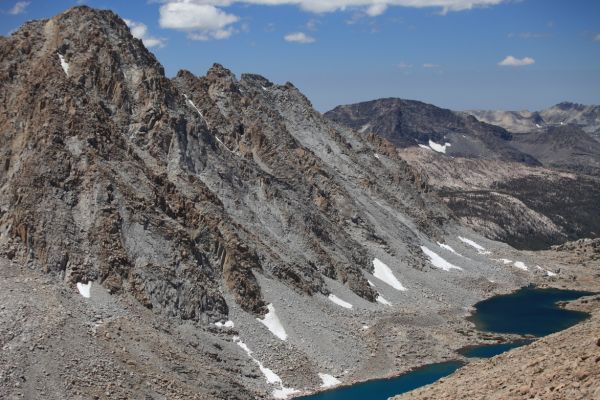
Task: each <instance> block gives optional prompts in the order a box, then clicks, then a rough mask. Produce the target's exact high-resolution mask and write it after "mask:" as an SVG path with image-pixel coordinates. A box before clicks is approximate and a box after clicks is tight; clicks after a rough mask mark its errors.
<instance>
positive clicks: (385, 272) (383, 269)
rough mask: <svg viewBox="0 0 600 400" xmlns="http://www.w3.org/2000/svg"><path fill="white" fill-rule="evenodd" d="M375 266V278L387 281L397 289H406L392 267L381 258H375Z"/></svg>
mask: <svg viewBox="0 0 600 400" xmlns="http://www.w3.org/2000/svg"><path fill="white" fill-rule="evenodd" d="M373 267H374V269H375V271H374V272H373V276H374V277H375V278H377V279H379V280H380V281H383V282H385V283H387V284H388V285H390V286H391V287H393V288H394V289H396V290H401V291H402V290H406V288H405V287H404V286H402V284H401V283H400V281H399V280H398V279H396V277H395V276H394V274H393V273H392V270H391V269H390V267H388V266H387V265H385V264H384V263H383V262H382V261H381V260H379V259H378V258H376V259H374V260H373Z"/></svg>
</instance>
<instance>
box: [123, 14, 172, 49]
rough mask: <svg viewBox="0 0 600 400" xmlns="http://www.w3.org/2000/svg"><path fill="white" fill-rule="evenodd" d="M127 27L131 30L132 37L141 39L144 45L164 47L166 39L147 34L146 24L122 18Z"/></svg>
mask: <svg viewBox="0 0 600 400" xmlns="http://www.w3.org/2000/svg"><path fill="white" fill-rule="evenodd" d="M124 21H125V23H126V24H127V26H128V27H129V29H130V30H131V34H132V35H133V37H135V38H138V39H141V40H142V42H143V43H144V46H146V47H148V48H151V47H158V48H161V47H165V45H166V41H165V39H163V38H158V37H154V36H151V35H149V34H148V27H147V26H146V24H143V23H141V22H137V21H133V20H130V19H125V20H124Z"/></svg>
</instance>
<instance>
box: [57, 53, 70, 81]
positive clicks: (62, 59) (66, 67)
mask: <svg viewBox="0 0 600 400" xmlns="http://www.w3.org/2000/svg"><path fill="white" fill-rule="evenodd" d="M58 59H59V60H60V66H61V67H62V69H63V71H65V75H67V76H69V63H68V62H66V61H65V57H64V56H63V55H62V54H60V53H58Z"/></svg>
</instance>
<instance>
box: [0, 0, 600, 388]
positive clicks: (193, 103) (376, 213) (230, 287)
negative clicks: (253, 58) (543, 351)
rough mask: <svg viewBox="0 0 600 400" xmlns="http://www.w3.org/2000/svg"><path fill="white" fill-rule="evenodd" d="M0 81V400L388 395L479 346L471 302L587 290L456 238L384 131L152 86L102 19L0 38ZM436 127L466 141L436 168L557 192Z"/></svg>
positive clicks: (211, 76) (259, 88) (153, 66)
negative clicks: (402, 376) (461, 159)
mask: <svg viewBox="0 0 600 400" xmlns="http://www.w3.org/2000/svg"><path fill="white" fill-rule="evenodd" d="M0 82H1V85H0V102H1V104H2V108H1V111H0V135H1V136H2V140H1V141H0V161H1V162H0V165H1V167H2V169H1V171H2V172H1V173H0V275H1V279H0V304H1V306H0V347H1V348H2V352H1V353H0V398H6V399H16V398H45V399H64V398H111V399H112V398H152V399H159V398H169V399H177V398H181V399H184V398H185V399H188V398H197V399H249V398H257V399H263V398H265V399H266V398H272V397H275V398H286V397H291V396H294V395H300V394H305V393H311V392H314V391H316V390H321V389H322V388H323V386H327V385H331V384H332V382H334V384H339V383H342V384H351V383H353V382H357V381H362V380H366V379H370V378H379V377H384V376H391V375H395V374H399V373H402V372H404V371H407V370H409V369H411V368H414V367H418V366H421V365H423V364H426V363H431V362H438V361H442V360H448V359H454V358H456V357H457V355H456V353H455V352H454V351H455V350H456V349H458V348H461V347H463V346H465V345H472V344H477V343H480V342H481V341H483V340H485V339H486V338H487V339H489V335H488V334H486V333H483V332H479V331H477V330H475V328H474V326H473V325H472V324H471V323H470V322H468V321H467V320H466V319H465V316H467V315H468V313H469V311H470V310H471V309H472V308H471V307H472V305H473V304H474V303H476V302H477V301H479V300H482V299H484V298H486V297H490V296H492V295H494V294H497V293H506V292H509V291H511V290H514V289H516V288H518V287H521V286H523V285H527V284H530V283H535V284H540V285H561V284H564V282H573V281H577V278H578V277H579V276H581V274H584V273H585V271H584V270H582V269H580V268H579V267H577V266H575V267H569V266H568V265H564V264H563V263H562V261H560V259H554V258H552V257H550V256H548V255H544V254H542V255H538V254H535V253H524V252H520V251H518V250H516V249H514V248H513V247H511V246H509V245H508V244H505V243H502V242H498V241H493V240H490V239H488V238H485V237H483V236H481V235H480V234H477V233H475V232H474V231H472V230H471V229H470V228H469V227H465V226H464V224H463V222H465V219H468V218H474V217H473V214H469V216H468V217H465V216H464V215H461V214H460V213H456V209H457V208H456V207H453V203H452V201H444V200H445V199H444V198H443V192H442V191H440V190H439V188H440V187H441V185H437V184H435V182H436V181H435V179H436V177H435V176H432V174H431V172H430V170H429V169H428V168H423V167H422V164H419V162H417V161H414V160H413V159H411V158H410V157H408V156H406V154H404V153H403V151H404V150H402V149H401V148H400V149H399V148H398V147H396V145H398V144H400V145H401V146H400V147H402V143H399V142H397V141H396V139H395V136H394V134H393V132H391V133H390V134H389V135H379V134H377V132H370V131H368V128H365V129H359V130H355V129H353V128H356V127H355V126H345V125H342V124H340V123H338V122H341V121H338V122H334V121H332V120H331V119H330V118H327V117H326V116H324V115H321V114H320V113H318V112H317V111H315V110H314V109H313V107H312V105H311V103H310V101H309V100H308V99H307V98H306V97H305V96H304V95H303V94H302V93H301V92H300V91H299V90H298V89H297V88H296V87H294V85H293V84H291V83H286V84H284V85H277V84H274V83H272V82H270V81H269V80H267V79H265V78H263V77H261V76H258V75H253V74H244V75H241V76H240V77H239V78H238V77H236V76H235V75H234V74H232V73H231V72H230V71H229V70H228V69H226V68H225V67H223V66H221V65H218V64H215V65H214V66H213V67H212V68H211V69H210V70H209V71H208V72H207V73H206V75H205V76H196V75H194V74H192V73H190V72H188V71H180V72H179V73H178V74H177V75H176V76H175V77H174V78H172V79H170V78H167V77H166V76H165V73H164V69H163V67H162V66H161V65H160V63H159V62H158V61H157V59H156V58H155V57H154V56H153V55H152V54H151V53H150V52H149V51H148V50H147V49H146V48H145V47H144V45H143V43H142V41H141V40H139V39H135V38H134V37H133V36H132V35H131V33H130V30H129V28H128V27H127V25H126V24H125V22H124V21H123V20H121V19H120V18H119V17H118V16H117V15H115V14H114V13H113V12H111V11H100V10H95V9H91V8H88V7H76V8H73V9H70V10H68V11H66V12H64V13H62V14H60V15H57V16H55V17H53V18H51V19H48V20H36V21H31V22H28V23H27V24H25V25H24V26H23V27H21V28H20V29H18V30H17V31H15V32H14V33H12V34H11V35H10V36H9V37H2V38H0ZM442 114H443V115H442V116H441V118H446V119H448V122H444V121H445V120H444V121H442V122H441V123H442V124H445V126H446V128H447V129H448V130H449V131H453V132H454V133H452V135H454V136H453V137H455V138H458V137H462V136H460V135H461V132H462V131H461V130H462V129H466V130H468V132H466V133H465V136H466V135H467V133H469V134H471V136H467V139H465V142H464V143H467V142H469V143H471V144H469V145H468V146H467V144H465V145H464V147H462V149H463V150H460V147H459V146H458V144H456V146H455V143H458V142H452V146H453V147H450V148H452V149H455V148H456V149H459V150H460V151H463V152H465V155H467V153H468V154H471V155H473V157H474V158H477V159H479V158H482V159H486V156H485V154H491V153H490V152H491V151H492V149H494V148H495V146H497V145H498V146H501V148H502V149H504V150H502V157H508V159H509V160H510V162H512V163H515V165H519V166H523V167H522V168H530V169H531V170H530V169H527V173H524V174H523V178H526V177H529V176H531V174H530V172H529V171H536V173H538V172H539V174H540V175H544V174H545V173H548V174H550V175H552V176H551V179H557V180H558V179H563V178H564V179H571V178H570V176H568V175H560V174H559V173H558V172H556V171H554V172H546V171H545V170H543V168H544V167H542V166H540V164H541V162H540V161H538V160H537V159H536V158H535V157H532V156H530V155H528V154H527V153H524V152H523V151H522V150H519V149H517V148H513V147H510V146H508V145H505V142H507V141H510V140H511V134H510V133H508V132H507V131H506V130H504V129H502V128H499V127H494V126H492V125H487V124H484V123H481V122H479V121H477V120H476V119H475V118H474V117H466V116H457V115H456V114H452V115H450V114H447V113H445V112H442ZM426 122H427V121H424V122H419V124H416V123H415V125H414V130H415V132H423V135H425V136H419V137H417V140H418V142H419V143H420V144H422V145H424V146H425V143H427V145H428V146H430V147H432V146H433V147H435V144H437V141H439V139H440V138H439V137H438V136H434V135H433V133H431V132H434V131H436V130H437V128H436V126H433V127H431V128H426V127H424V126H425V125H426ZM361 123H362V121H361ZM360 131H362V132H360ZM367 132H370V133H367ZM448 134H449V135H450V134H451V133H448ZM419 135H421V134H420V133H419ZM387 139H389V140H387ZM402 140H404V139H402ZM456 140H459V139H456ZM461 140H462V139H461ZM429 141H431V142H432V143H434V144H433V145H432V144H431V143H430V142H429ZM441 146H445V145H441ZM433 147H432V148H433ZM409 150H410V149H409ZM412 150H414V148H413V149H412ZM421 150H423V151H424V149H421ZM428 151H429V150H428ZM452 151H454V150H452ZM457 151H458V150H457ZM475 151H478V152H479V153H478V154H477V157H475V153H474V152H475ZM457 154H458V153H457ZM540 158H541V157H540ZM491 159H493V160H496V161H497V162H499V160H500V159H502V160H503V158H499V156H498V157H496V156H494V157H491ZM469 161H472V160H469ZM480 161H481V160H480ZM433 165H440V164H436V163H433ZM496 172H498V171H496ZM565 174H566V173H565ZM590 179H591V178H590ZM586 182H587V181H586ZM593 182H595V181H589V182H588V183H586V184H589V185H593V184H594V183H593ZM432 183H433V185H432ZM486 184H487V183H486ZM557 184H558V183H557ZM489 185H490V187H492V186H493V184H492V183H489ZM461 190H462V188H461ZM440 195H441V196H440ZM530 209H534V208H533V207H531V208H530ZM535 218H538V219H535ZM535 218H533V217H532V219H531V220H532V221H540V222H539V223H540V224H542V225H544V226H549V228H548V231H549V232H551V233H552V234H553V235H556V237H560V238H561V239H564V238H566V237H567V236H568V235H567V234H565V233H564V232H562V231H561V226H560V224H558V223H555V222H553V221H552V220H551V219H550V218H545V217H544V215H542V213H541V212H537V214H535ZM553 224H554V225H553ZM470 225H471V226H476V225H477V224H470ZM590 229H591V228H590ZM594 229H596V228H594ZM492 231H493V229H492ZM480 232H482V233H485V234H487V233H489V232H488V231H485V230H483V231H482V230H480ZM561 235H562V236H561ZM488 236H490V235H488ZM500 236H501V235H498V236H493V235H492V237H493V238H496V239H497V238H499V237H500ZM563 241H564V240H563ZM507 259H510V260H514V262H513V261H511V262H510V263H506V260H507ZM582 271H583V272H582ZM585 276H588V275H585ZM588 278H589V281H586V282H587V283H586V284H587V285H588V287H589V285H593V283H594V282H595V280H594V279H596V277H594V276H592V277H588ZM582 285H583V284H582ZM494 337H495V338H496V339H498V338H503V339H509V338H510V337H511V336H510V335H494Z"/></svg>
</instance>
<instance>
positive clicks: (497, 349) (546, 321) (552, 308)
mask: <svg viewBox="0 0 600 400" xmlns="http://www.w3.org/2000/svg"><path fill="white" fill-rule="evenodd" d="M589 294H591V293H586V292H577V291H573V290H560V289H538V288H535V287H525V288H522V289H519V290H517V291H516V292H514V293H511V294H507V295H501V296H495V297H492V298H490V299H488V300H484V301H482V302H480V303H477V304H476V305H475V309H476V311H475V313H474V314H473V316H471V317H470V318H469V319H470V320H471V321H473V323H474V324H475V325H476V327H477V328H478V329H479V330H482V331H488V332H498V333H515V334H521V335H533V336H545V335H548V334H550V333H553V332H558V331H561V330H563V329H566V328H568V327H570V326H572V325H575V324H576V323H578V322H581V321H583V320H584V319H586V318H587V317H588V314H586V313H583V312H578V311H570V310H565V309H562V308H560V307H558V306H557V305H556V302H559V301H568V300H575V299H578V298H580V297H583V296H587V295H589ZM527 343H529V341H518V342H514V343H500V344H493V345H483V346H474V347H469V348H465V349H463V350H461V351H460V352H461V354H463V355H465V356H467V357H493V356H495V355H497V354H500V353H503V352H505V351H508V350H510V349H512V348H515V347H519V346H522V345H524V344H527ZM462 365H463V364H462V363H461V362H458V361H450V362H444V363H439V364H431V365H426V366H424V367H423V368H419V369H417V370H414V371H411V372H408V373H406V374H403V375H400V376H398V377H395V378H391V379H378V380H373V381H367V382H363V383H357V384H355V385H352V386H348V387H342V388H339V389H334V390H330V391H327V392H322V393H318V394H315V395H311V396H305V397H299V398H298V399H302V400H387V399H388V398H389V397H391V396H394V395H397V394H402V393H406V392H409V391H411V390H413V389H416V388H418V387H421V386H425V385H428V384H430V383H433V382H435V381H437V380H438V379H440V378H443V377H444V376H447V375H450V374H451V373H453V372H454V371H456V370H457V369H458V368H460V367H461V366H462Z"/></svg>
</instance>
